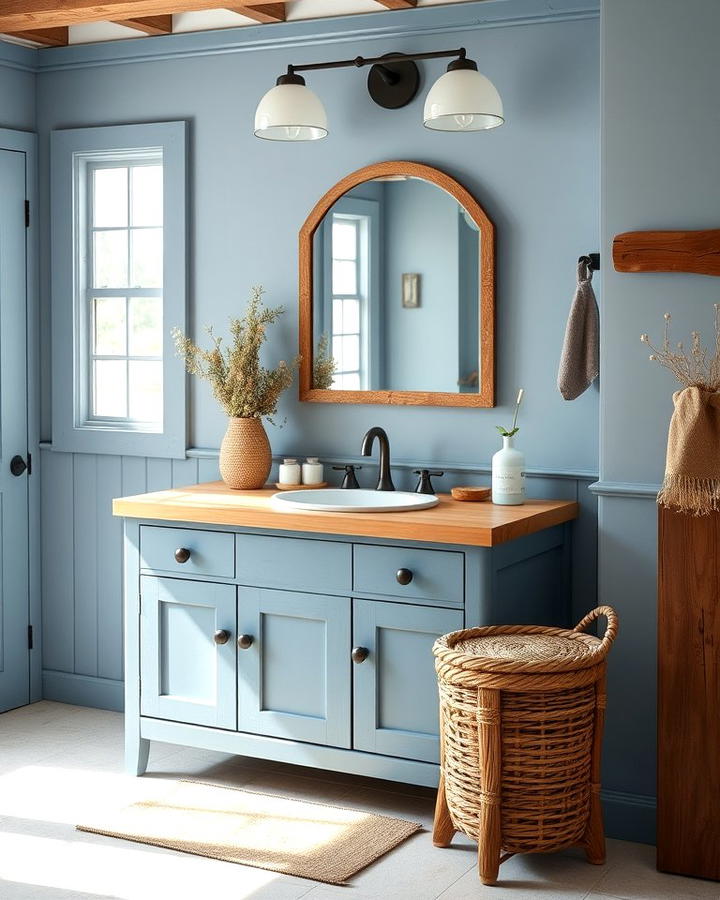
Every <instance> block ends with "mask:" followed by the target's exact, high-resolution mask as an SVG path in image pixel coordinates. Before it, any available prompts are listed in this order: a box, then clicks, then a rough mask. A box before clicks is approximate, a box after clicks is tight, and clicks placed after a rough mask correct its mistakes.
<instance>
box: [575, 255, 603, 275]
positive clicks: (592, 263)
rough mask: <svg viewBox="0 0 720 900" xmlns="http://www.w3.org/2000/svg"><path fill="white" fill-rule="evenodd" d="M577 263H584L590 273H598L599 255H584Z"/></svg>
mask: <svg viewBox="0 0 720 900" xmlns="http://www.w3.org/2000/svg"><path fill="white" fill-rule="evenodd" d="M578 262H579V263H581V262H586V263H587V264H588V267H589V268H590V270H591V271H592V272H599V271H600V254H599V253H585V254H584V255H583V256H581V257H580V258H579V259H578Z"/></svg>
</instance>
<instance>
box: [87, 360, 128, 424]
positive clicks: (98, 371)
mask: <svg viewBox="0 0 720 900" xmlns="http://www.w3.org/2000/svg"><path fill="white" fill-rule="evenodd" d="M126 367H127V363H126V362H125V361H124V360H116V359H96V360H95V362H94V363H93V369H94V371H93V376H94V377H93V383H94V390H93V415H94V416H113V417H122V418H124V417H125V416H127V368H126Z"/></svg>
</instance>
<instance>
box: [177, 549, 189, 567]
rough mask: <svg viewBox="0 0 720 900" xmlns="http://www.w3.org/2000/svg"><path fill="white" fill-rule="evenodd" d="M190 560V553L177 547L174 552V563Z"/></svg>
mask: <svg viewBox="0 0 720 900" xmlns="http://www.w3.org/2000/svg"><path fill="white" fill-rule="evenodd" d="M189 559H190V551H189V550H188V548H187V547H178V548H177V550H176V551H175V562H179V563H186V562H187V561H188V560H189Z"/></svg>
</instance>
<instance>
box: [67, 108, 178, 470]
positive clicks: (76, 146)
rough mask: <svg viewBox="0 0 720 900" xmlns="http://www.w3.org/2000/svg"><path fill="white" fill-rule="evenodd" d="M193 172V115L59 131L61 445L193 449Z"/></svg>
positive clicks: (152, 451)
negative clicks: (180, 343)
mask: <svg viewBox="0 0 720 900" xmlns="http://www.w3.org/2000/svg"><path fill="white" fill-rule="evenodd" d="M118 148H119V149H118ZM185 179H186V175H185V125H184V123H182V122H180V123H178V122H173V123H163V124H158V125H128V126H118V127H112V128H90V129H71V130H66V131H57V132H54V133H53V136H52V199H53V204H52V248H53V304H52V305H53V446H54V447H58V449H63V450H73V451H75V450H80V451H88V452H109V453H124V454H136V455H147V456H184V455H185V449H186V447H185V444H186V438H185V433H186V428H185V375H184V369H183V366H182V361H180V360H178V359H177V358H176V357H175V355H174V350H173V347H172V341H171V339H170V329H171V328H172V327H173V326H177V327H179V328H181V329H184V327H185V265H186V264H185V241H186V237H185Z"/></svg>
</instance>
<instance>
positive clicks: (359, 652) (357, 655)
mask: <svg viewBox="0 0 720 900" xmlns="http://www.w3.org/2000/svg"><path fill="white" fill-rule="evenodd" d="M350 656H351V657H352V661H353V662H354V663H358V664H359V663H361V662H365V660H366V659H367V658H368V656H370V651H369V650H368V648H367V647H353V651H352V653H351V654H350Z"/></svg>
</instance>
